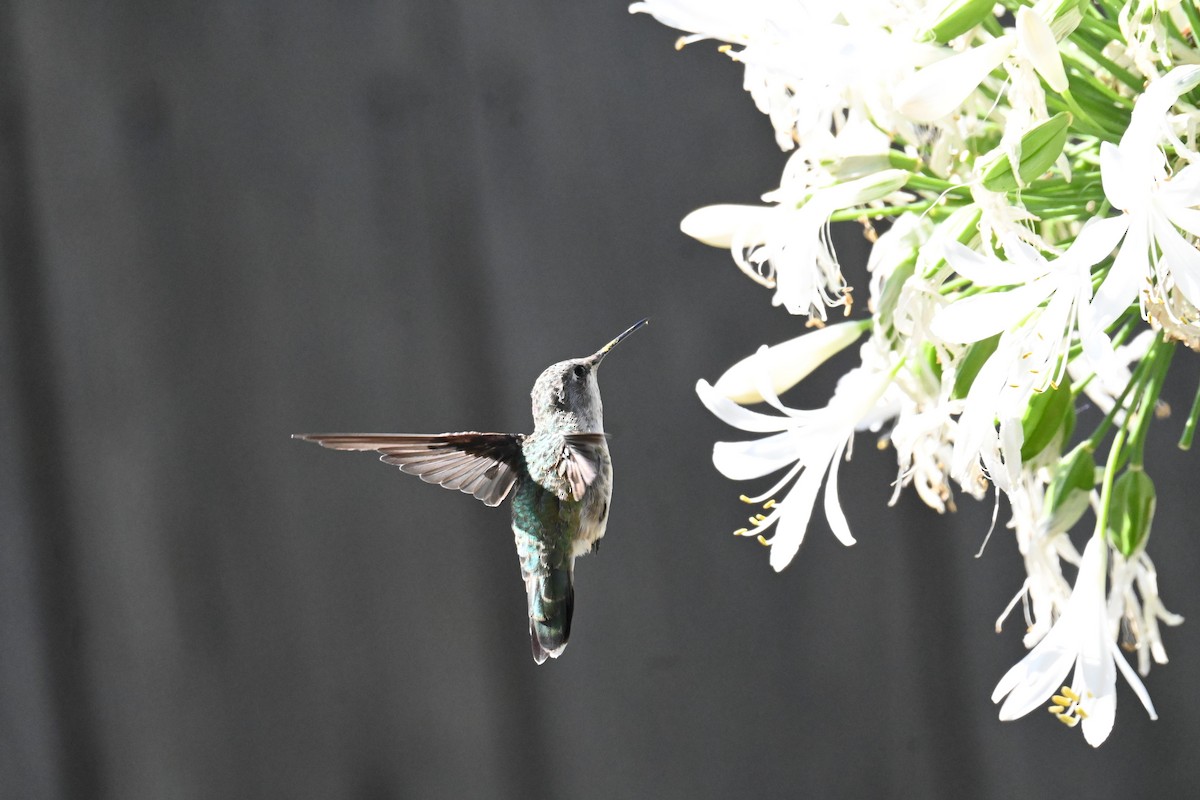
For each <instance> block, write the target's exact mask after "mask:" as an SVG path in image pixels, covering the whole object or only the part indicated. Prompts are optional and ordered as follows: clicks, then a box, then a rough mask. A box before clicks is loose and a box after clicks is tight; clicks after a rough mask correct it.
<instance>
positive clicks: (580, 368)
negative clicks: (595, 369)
mask: <svg viewBox="0 0 1200 800" xmlns="http://www.w3.org/2000/svg"><path fill="white" fill-rule="evenodd" d="M584 375H587V367H585V366H584V365H583V364H578V365H576V367H575V377H576V378H579V379H580V380H583V376H584Z"/></svg>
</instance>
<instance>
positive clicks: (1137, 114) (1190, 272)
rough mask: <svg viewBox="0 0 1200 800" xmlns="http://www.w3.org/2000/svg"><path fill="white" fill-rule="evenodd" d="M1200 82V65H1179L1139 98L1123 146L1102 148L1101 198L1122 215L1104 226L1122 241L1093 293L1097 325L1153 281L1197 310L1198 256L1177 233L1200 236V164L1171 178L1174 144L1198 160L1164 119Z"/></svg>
mask: <svg viewBox="0 0 1200 800" xmlns="http://www.w3.org/2000/svg"><path fill="white" fill-rule="evenodd" d="M1197 84H1200V66H1187V67H1177V68H1175V69H1173V70H1171V71H1170V72H1169V73H1167V74H1166V75H1164V76H1163V77H1161V78H1159V79H1158V80H1156V81H1154V82H1152V83H1151V84H1150V86H1149V87H1148V88H1147V89H1146V92H1145V93H1144V94H1143V95H1142V96H1141V97H1140V98H1139V99H1138V101H1137V105H1136V106H1135V107H1134V110H1133V116H1132V118H1131V120H1130V123H1129V128H1128V129H1127V130H1126V132H1125V135H1124V136H1122V137H1121V142H1120V144H1119V145H1113V144H1110V143H1108V142H1104V143H1103V144H1101V146H1100V173H1101V178H1102V179H1103V182H1104V193H1105V195H1106V196H1107V197H1108V200H1109V202H1110V203H1112V205H1113V207H1114V208H1117V209H1120V210H1121V211H1123V212H1124V213H1123V214H1122V215H1121V216H1119V217H1114V218H1112V219H1111V220H1106V223H1107V224H1109V225H1112V226H1113V227H1115V228H1116V229H1117V230H1118V231H1119V232H1120V233H1121V234H1122V235H1123V236H1124V241H1123V243H1122V245H1121V250H1120V252H1119V253H1118V254H1117V257H1116V259H1115V261H1114V263H1113V266H1112V269H1111V270H1110V271H1109V273H1108V276H1107V277H1106V278H1105V280H1104V283H1102V284H1101V285H1100V288H1099V290H1098V291H1097V292H1096V300H1095V307H1096V322H1097V324H1098V325H1100V326H1104V325H1107V324H1108V323H1110V322H1112V321H1113V320H1115V319H1116V318H1117V317H1118V316H1120V314H1121V313H1122V312H1124V310H1125V309H1126V308H1127V307H1129V305H1130V304H1132V303H1133V302H1134V301H1135V300H1137V299H1139V294H1140V292H1141V291H1142V290H1143V289H1145V288H1147V287H1148V286H1149V282H1150V281H1154V283H1155V285H1156V286H1157V287H1158V288H1159V289H1160V290H1161V289H1163V288H1170V287H1174V289H1175V290H1177V291H1180V292H1182V293H1183V295H1184V297H1186V298H1187V299H1188V300H1189V301H1190V302H1191V304H1192V305H1193V306H1196V305H1198V304H1200V250H1197V249H1196V245H1195V244H1193V243H1192V242H1190V241H1188V240H1187V239H1185V238H1184V236H1183V234H1182V233H1181V232H1180V231H1183V232H1186V233H1187V234H1190V235H1191V236H1193V237H1200V208H1197V206H1200V163H1192V164H1189V165H1188V166H1186V167H1184V168H1183V169H1181V170H1180V171H1179V172H1177V173H1175V174H1174V175H1172V174H1170V173H1169V171H1168V168H1167V161H1166V157H1165V156H1164V155H1163V151H1162V150H1161V149H1160V144H1161V143H1162V142H1163V140H1164V139H1166V140H1171V141H1172V142H1173V143H1174V145H1175V150H1176V153H1177V154H1178V155H1181V156H1183V157H1184V158H1188V159H1189V160H1195V159H1200V155H1198V154H1196V153H1194V152H1190V151H1188V150H1187V148H1186V147H1185V146H1184V145H1183V144H1182V143H1181V142H1179V140H1178V139H1176V138H1175V137H1174V133H1173V131H1172V129H1171V127H1170V125H1169V124H1168V119H1167V114H1168V112H1169V111H1170V109H1171V107H1172V106H1173V105H1175V103H1176V101H1177V100H1178V99H1179V96H1180V95H1181V94H1183V93H1184V92H1187V91H1189V90H1190V89H1192V88H1194V87H1195V86H1196V85H1197Z"/></svg>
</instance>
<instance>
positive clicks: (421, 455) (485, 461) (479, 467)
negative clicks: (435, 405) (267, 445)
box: [292, 431, 525, 506]
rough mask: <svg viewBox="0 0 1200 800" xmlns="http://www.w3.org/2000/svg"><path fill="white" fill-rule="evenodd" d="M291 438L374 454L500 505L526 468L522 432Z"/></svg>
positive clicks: (306, 435)
mask: <svg viewBox="0 0 1200 800" xmlns="http://www.w3.org/2000/svg"><path fill="white" fill-rule="evenodd" d="M292 438H293V439H304V440H305V441H309V442H316V443H317V444H319V445H321V446H322V447H329V448H331V449H333V450H374V451H376V452H378V453H379V454H380V457H379V460H380V461H383V462H384V463H386V464H394V465H396V466H397V467H399V468H400V469H401V470H402V471H403V472H407V473H409V474H412V475H416V476H418V477H419V478H420V479H421V480H423V481H425V482H427V483H436V484H438V485H439V486H445V487H446V488H447V489H457V490H458V491H460V492H465V493H467V494H470V495H474V496H475V497H477V498H478V499H480V500H482V501H483V502H484V504H485V505H489V506H498V505H500V503H501V502H503V501H504V498H505V497H507V496H508V493H509V492H510V491H512V487H513V484H514V483H516V481H517V475H518V474H519V473H520V471H521V469H522V466H523V464H524V456H523V455H522V453H521V440H522V439H524V438H525V437H524V435H523V434H519V433H476V432H475V431H464V432H462V433H437V434H410V433H297V434H294V435H293V436H292Z"/></svg>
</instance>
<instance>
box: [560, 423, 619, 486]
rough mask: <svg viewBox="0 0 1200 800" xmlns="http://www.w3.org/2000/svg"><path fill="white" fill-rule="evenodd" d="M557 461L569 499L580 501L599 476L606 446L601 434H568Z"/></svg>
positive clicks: (564, 437)
mask: <svg viewBox="0 0 1200 800" xmlns="http://www.w3.org/2000/svg"><path fill="white" fill-rule="evenodd" d="M563 439H565V440H566V447H564V448H563V452H562V455H561V456H560V457H559V461H558V474H559V475H561V476H562V477H563V478H564V479H565V480H566V481H567V483H568V484H570V486H571V497H572V498H573V499H575V500H582V499H583V495H584V492H586V491H587V488H588V487H589V486H591V485H592V482H593V481H595V480H596V476H597V475H599V474H600V465H601V463H602V460H603V459H604V452H605V450H607V448H608V445H607V443H606V441H605V435H604V434H603V433H568V434H564V435H563Z"/></svg>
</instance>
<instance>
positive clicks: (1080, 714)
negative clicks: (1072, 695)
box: [1075, 706, 1087, 719]
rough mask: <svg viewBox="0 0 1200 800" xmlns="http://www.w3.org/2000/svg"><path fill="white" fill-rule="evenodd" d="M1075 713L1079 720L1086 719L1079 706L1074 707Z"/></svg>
mask: <svg viewBox="0 0 1200 800" xmlns="http://www.w3.org/2000/svg"><path fill="white" fill-rule="evenodd" d="M1075 713H1076V714H1078V715H1079V718H1080V719H1087V712H1086V711H1084V710H1083V709H1082V708H1080V707H1079V706H1075Z"/></svg>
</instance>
